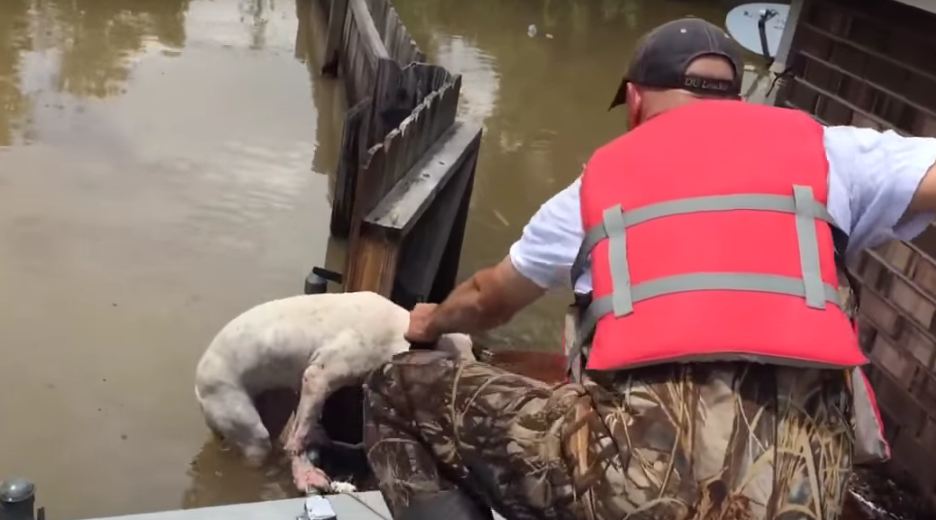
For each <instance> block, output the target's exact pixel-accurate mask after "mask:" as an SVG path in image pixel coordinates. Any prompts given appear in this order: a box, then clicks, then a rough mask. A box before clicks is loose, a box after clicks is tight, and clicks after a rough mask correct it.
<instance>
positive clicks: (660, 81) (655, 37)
mask: <svg viewBox="0 0 936 520" xmlns="http://www.w3.org/2000/svg"><path fill="white" fill-rule="evenodd" d="M702 56H721V57H723V58H725V59H727V60H728V61H729V62H731V64H732V66H733V67H734V71H735V75H734V78H733V79H732V80H724V79H717V78H706V77H701V76H694V75H688V74H686V69H687V68H688V67H689V65H690V64H691V63H692V61H693V60H695V59H696V58H699V57H702ZM743 63H744V62H743V60H742V58H741V52H740V50H739V49H738V46H737V44H736V43H735V42H734V40H732V39H731V37H730V36H728V33H726V32H725V31H723V30H721V29H720V28H718V27H717V26H715V25H713V24H711V23H709V22H707V21H705V20H702V19H701V18H682V19H679V20H673V21H671V22H667V23H665V24H663V25H661V26H659V27H657V28H656V29H653V30H652V31H650V32H649V33H647V34H646V35H644V36H643V38H641V40H640V42H639V44H638V46H637V52H635V53H634V58H633V60H632V61H631V64H630V67H629V68H628V69H627V75H625V76H624V79H623V80H622V81H621V86H620V87H618V91H617V95H616V96H615V97H614V101H613V102H612V103H611V107H610V108H614V107H616V106H618V105H622V104H624V103H625V102H626V101H627V84H628V83H630V82H634V83H635V84H638V85H643V86H646V87H656V88H678V89H685V90H689V91H691V92H696V93H698V94H706V95H713V96H721V97H738V96H740V95H741V74H742V72H743V70H744V69H743V67H744V65H743Z"/></svg>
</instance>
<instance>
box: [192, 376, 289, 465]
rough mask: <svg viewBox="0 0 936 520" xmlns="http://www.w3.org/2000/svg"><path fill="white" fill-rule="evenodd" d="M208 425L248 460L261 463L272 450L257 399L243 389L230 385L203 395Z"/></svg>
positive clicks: (253, 463)
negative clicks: (257, 407)
mask: <svg viewBox="0 0 936 520" xmlns="http://www.w3.org/2000/svg"><path fill="white" fill-rule="evenodd" d="M200 401H201V406H202V411H203V413H204V414H205V420H206V422H207V423H208V426H209V427H210V428H211V429H212V431H214V432H215V434H217V435H220V436H221V437H222V438H223V439H224V440H225V442H227V443H229V444H232V445H233V446H234V447H236V448H237V449H238V450H239V451H240V452H241V454H242V455H243V456H244V458H246V459H247V462H248V463H249V464H251V465H253V466H259V465H261V464H262V463H263V462H264V461H265V460H266V458H267V456H269V454H270V451H271V450H272V447H271V444H270V434H269V432H267V429H266V427H265V426H264V425H263V421H262V420H261V418H260V414H259V413H258V412H257V409H256V408H255V407H254V403H253V401H252V400H251V399H250V396H249V395H247V392H245V391H244V390H243V389H242V388H236V387H226V388H224V389H216V390H215V391H213V392H211V393H210V394H209V395H203V396H201V399H200Z"/></svg>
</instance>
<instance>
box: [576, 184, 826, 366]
mask: <svg viewBox="0 0 936 520" xmlns="http://www.w3.org/2000/svg"><path fill="white" fill-rule="evenodd" d="M733 210H757V211H776V212H782V213H791V214H794V215H795V216H796V236H797V244H798V248H799V256H800V267H801V270H802V278H794V277H788V276H779V275H770V274H754V273H691V274H682V275H675V276H668V277H663V278H658V279H655V280H649V281H647V282H643V283H639V284H636V285H631V280H630V272H629V269H628V262H627V238H626V229H627V228H628V227H630V226H634V225H637V224H640V223H643V222H646V221H648V220H652V219H655V218H661V217H666V216H671V215H682V214H687V213H695V212H699V211H733ZM817 219H818V220H823V221H826V222H829V223H831V222H832V217H831V215H829V213H828V211H827V210H826V208H825V207H824V206H822V205H821V204H820V203H819V202H818V201H816V199H815V197H814V196H813V191H812V188H810V187H808V186H794V187H793V196H792V197H789V196H782V195H757V194H753V195H747V194H745V195H727V196H713V197H697V198H691V199H679V200H674V201H668V202H663V203H659V204H652V205H649V206H644V207H642V208H637V209H635V210H633V211H628V212H626V213H623V212H622V210H621V206H620V205H618V206H614V207H612V208H608V209H607V210H605V211H604V214H603V221H602V224H601V225H599V226H595V227H594V228H592V229H590V230H589V231H588V232H587V233H586V237H585V240H584V241H583V243H582V247H581V248H580V249H579V253H578V255H577V257H576V260H575V264H574V265H573V267H572V283H573V287H574V286H575V281H576V280H578V277H579V276H581V274H582V272H583V271H584V268H585V263H586V261H587V258H588V256H589V254H590V252H591V250H592V249H593V248H594V246H595V245H596V244H597V243H598V242H600V241H601V240H603V239H605V238H607V239H608V242H609V244H608V248H609V249H608V260H609V264H610V270H611V283H612V293H611V295H609V296H605V297H603V298H598V299H596V300H594V301H593V302H591V304H590V305H589V306H588V308H587V309H586V310H585V312H584V313H583V315H582V321H581V327H580V329H579V332H578V335H577V337H576V340H575V342H574V343H573V345H572V346H571V348H570V350H569V360H570V369H571V368H572V365H571V363H572V362H573V360H576V359H579V356H580V355H581V356H585V355H586V353H585V352H584V346H585V345H586V344H587V343H588V341H589V340H590V339H591V336H592V334H594V330H595V327H596V325H597V323H598V320H599V319H600V318H601V317H602V316H604V315H606V314H609V313H612V312H613V313H614V315H615V317H621V316H624V315H627V314H630V313H631V312H633V305H634V304H635V303H638V302H641V301H643V300H647V299H650V298H655V297H658V296H664V295H668V294H675V293H681V292H690V291H707V290H717V291H752V292H767V293H773V294H783V295H789V296H796V297H799V298H805V300H806V304H807V305H808V306H809V307H812V308H817V309H824V308H825V305H826V302H830V303H832V304H834V305H837V306H839V307H841V305H842V304H841V302H840V300H839V294H838V290H837V288H836V287H834V286H832V285H830V284H827V283H825V282H823V280H822V273H821V270H820V265H819V242H818V239H817V235H816V224H815V221H816V220H817Z"/></svg>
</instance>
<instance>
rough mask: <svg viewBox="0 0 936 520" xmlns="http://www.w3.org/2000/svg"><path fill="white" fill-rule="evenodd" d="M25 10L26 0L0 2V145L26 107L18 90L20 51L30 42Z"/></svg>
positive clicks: (9, 137) (8, 139)
mask: <svg viewBox="0 0 936 520" xmlns="http://www.w3.org/2000/svg"><path fill="white" fill-rule="evenodd" d="M28 10H29V0H4V2H2V3H0V147H2V146H4V145H8V144H10V143H11V142H13V138H14V135H13V133H14V131H15V130H16V129H17V128H18V127H19V125H20V124H21V120H22V118H23V117H24V114H25V113H26V111H27V106H26V105H27V103H26V99H25V97H24V96H23V93H22V92H21V91H20V75H21V72H20V54H21V53H22V52H23V51H24V50H26V49H28V48H29V46H30V44H31V42H30V38H29V30H28V29H29V27H28V21H27V18H26V13H27V11H28Z"/></svg>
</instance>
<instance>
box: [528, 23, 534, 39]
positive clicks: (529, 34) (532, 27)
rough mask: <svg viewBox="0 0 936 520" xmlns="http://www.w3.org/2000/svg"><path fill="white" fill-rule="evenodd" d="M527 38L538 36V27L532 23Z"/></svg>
mask: <svg viewBox="0 0 936 520" xmlns="http://www.w3.org/2000/svg"><path fill="white" fill-rule="evenodd" d="M527 36H529V37H530V38H533V37H534V36H536V25H535V24H532V23H531V24H530V26H529V27H527Z"/></svg>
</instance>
